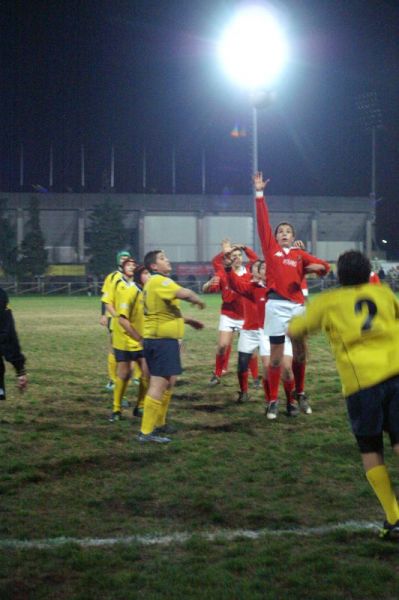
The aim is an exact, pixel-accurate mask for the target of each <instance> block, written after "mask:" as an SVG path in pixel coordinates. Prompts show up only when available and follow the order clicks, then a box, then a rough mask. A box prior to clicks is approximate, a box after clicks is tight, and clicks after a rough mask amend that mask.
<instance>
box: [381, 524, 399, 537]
mask: <svg viewBox="0 0 399 600" xmlns="http://www.w3.org/2000/svg"><path fill="white" fill-rule="evenodd" d="M379 537H380V538H381V539H383V540H391V541H394V542H399V520H398V521H396V523H394V524H393V525H390V523H388V521H384V525H383V527H382V529H381V530H380V533H379Z"/></svg>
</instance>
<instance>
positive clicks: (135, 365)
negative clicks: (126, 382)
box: [133, 362, 141, 379]
mask: <svg viewBox="0 0 399 600" xmlns="http://www.w3.org/2000/svg"><path fill="white" fill-rule="evenodd" d="M140 377H141V369H140V365H139V363H138V362H135V363H133V379H140Z"/></svg>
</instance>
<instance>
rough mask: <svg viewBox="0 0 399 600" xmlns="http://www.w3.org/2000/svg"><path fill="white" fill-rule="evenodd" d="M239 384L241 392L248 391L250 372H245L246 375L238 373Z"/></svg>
mask: <svg viewBox="0 0 399 600" xmlns="http://www.w3.org/2000/svg"><path fill="white" fill-rule="evenodd" d="M237 377H238V383H239V384H240V390H241V392H247V391H248V371H244V373H239V372H238V373H237Z"/></svg>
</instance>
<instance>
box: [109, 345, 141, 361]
mask: <svg viewBox="0 0 399 600" xmlns="http://www.w3.org/2000/svg"><path fill="white" fill-rule="evenodd" d="M114 355H115V360H116V362H133V361H134V362H137V361H138V360H139V358H143V356H144V354H143V351H142V350H134V351H133V350H118V349H117V348H114Z"/></svg>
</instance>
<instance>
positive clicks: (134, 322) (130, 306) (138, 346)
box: [109, 258, 148, 422]
mask: <svg viewBox="0 0 399 600" xmlns="http://www.w3.org/2000/svg"><path fill="white" fill-rule="evenodd" d="M135 268H136V261H135V260H134V259H133V258H127V259H126V260H125V262H124V263H123V266H122V277H121V278H120V279H118V281H117V282H116V283H115V285H114V289H113V291H112V305H113V309H114V311H115V316H114V317H113V319H112V322H113V324H112V346H113V353H114V356H115V360H116V363H117V371H116V381H115V387H114V391H113V408H112V415H111V417H110V419H109V420H110V421H111V422H115V421H119V420H120V419H121V418H122V410H121V407H122V398H123V395H124V393H125V391H126V388H127V385H128V383H129V379H130V378H131V376H132V364H133V363H135V362H139V363H140V366H141V369H142V371H143V373H144V374H145V376H146V377H147V380H148V372H147V369H146V366H145V361H144V359H143V346H142V337H143V301H142V293H141V290H140V289H139V288H138V287H137V285H136V284H135V283H134V281H133V276H134V271H135Z"/></svg>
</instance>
